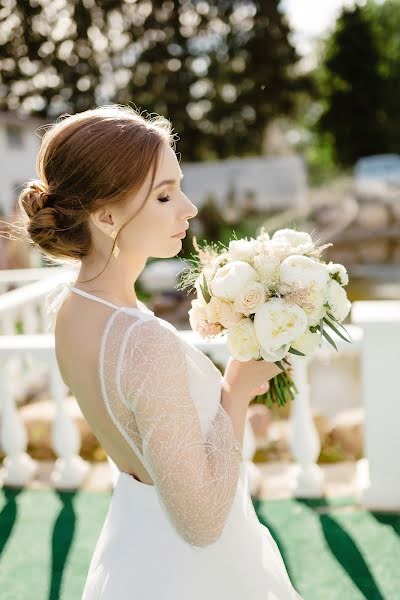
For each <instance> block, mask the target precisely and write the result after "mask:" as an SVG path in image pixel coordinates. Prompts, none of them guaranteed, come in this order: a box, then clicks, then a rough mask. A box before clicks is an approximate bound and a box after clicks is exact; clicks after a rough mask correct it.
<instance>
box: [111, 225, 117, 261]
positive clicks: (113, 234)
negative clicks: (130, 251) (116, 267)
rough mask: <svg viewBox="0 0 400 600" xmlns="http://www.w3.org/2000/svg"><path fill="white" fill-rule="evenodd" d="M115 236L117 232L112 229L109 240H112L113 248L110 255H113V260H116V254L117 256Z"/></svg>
mask: <svg viewBox="0 0 400 600" xmlns="http://www.w3.org/2000/svg"><path fill="white" fill-rule="evenodd" d="M117 235H118V231H117V230H116V229H113V230H112V232H111V233H110V238H111V239H112V240H114V246H113V251H112V253H113V254H114V256H115V258H118V254H119V247H118V246H117V244H116V243H115V238H116V237H117Z"/></svg>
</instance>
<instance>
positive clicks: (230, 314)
mask: <svg viewBox="0 0 400 600" xmlns="http://www.w3.org/2000/svg"><path fill="white" fill-rule="evenodd" d="M242 319H243V315H242V314H241V313H238V312H236V310H235V308H234V306H233V303H232V302H227V301H226V300H220V314H219V323H221V325H223V326H224V327H226V328H228V327H231V326H232V325H235V323H238V322H239V321H241V320H242Z"/></svg>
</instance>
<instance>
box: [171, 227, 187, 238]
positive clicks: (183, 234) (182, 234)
mask: <svg viewBox="0 0 400 600" xmlns="http://www.w3.org/2000/svg"><path fill="white" fill-rule="evenodd" d="M186 231H187V230H186V229H184V230H183V231H181V232H180V233H177V234H175V235H173V236H172V237H176V238H177V237H179V238H180V237H182V238H184V237H186Z"/></svg>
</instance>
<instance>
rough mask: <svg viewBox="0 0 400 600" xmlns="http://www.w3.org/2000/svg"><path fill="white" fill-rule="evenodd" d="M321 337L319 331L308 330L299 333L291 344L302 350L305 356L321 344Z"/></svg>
mask: <svg viewBox="0 0 400 600" xmlns="http://www.w3.org/2000/svg"><path fill="white" fill-rule="evenodd" d="M321 342H322V339H321V334H320V333H317V332H315V333H313V332H312V331H310V330H308V331H306V332H305V333H304V334H303V335H301V336H300V337H299V338H297V340H295V341H294V342H292V344H291V346H292V348H294V349H295V350H298V351H299V352H302V353H303V354H305V355H306V356H308V355H309V354H311V353H312V352H313V351H314V350H315V349H316V348H318V347H319V346H320V345H321Z"/></svg>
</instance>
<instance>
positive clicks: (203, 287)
mask: <svg viewBox="0 0 400 600" xmlns="http://www.w3.org/2000/svg"><path fill="white" fill-rule="evenodd" d="M200 289H201V293H202V294H203V298H204V300H205V302H206V303H207V304H208V303H209V302H210V300H211V294H210V291H209V289H208V285H207V281H206V277H205V275H204V273H203V285H201V283H200Z"/></svg>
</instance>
